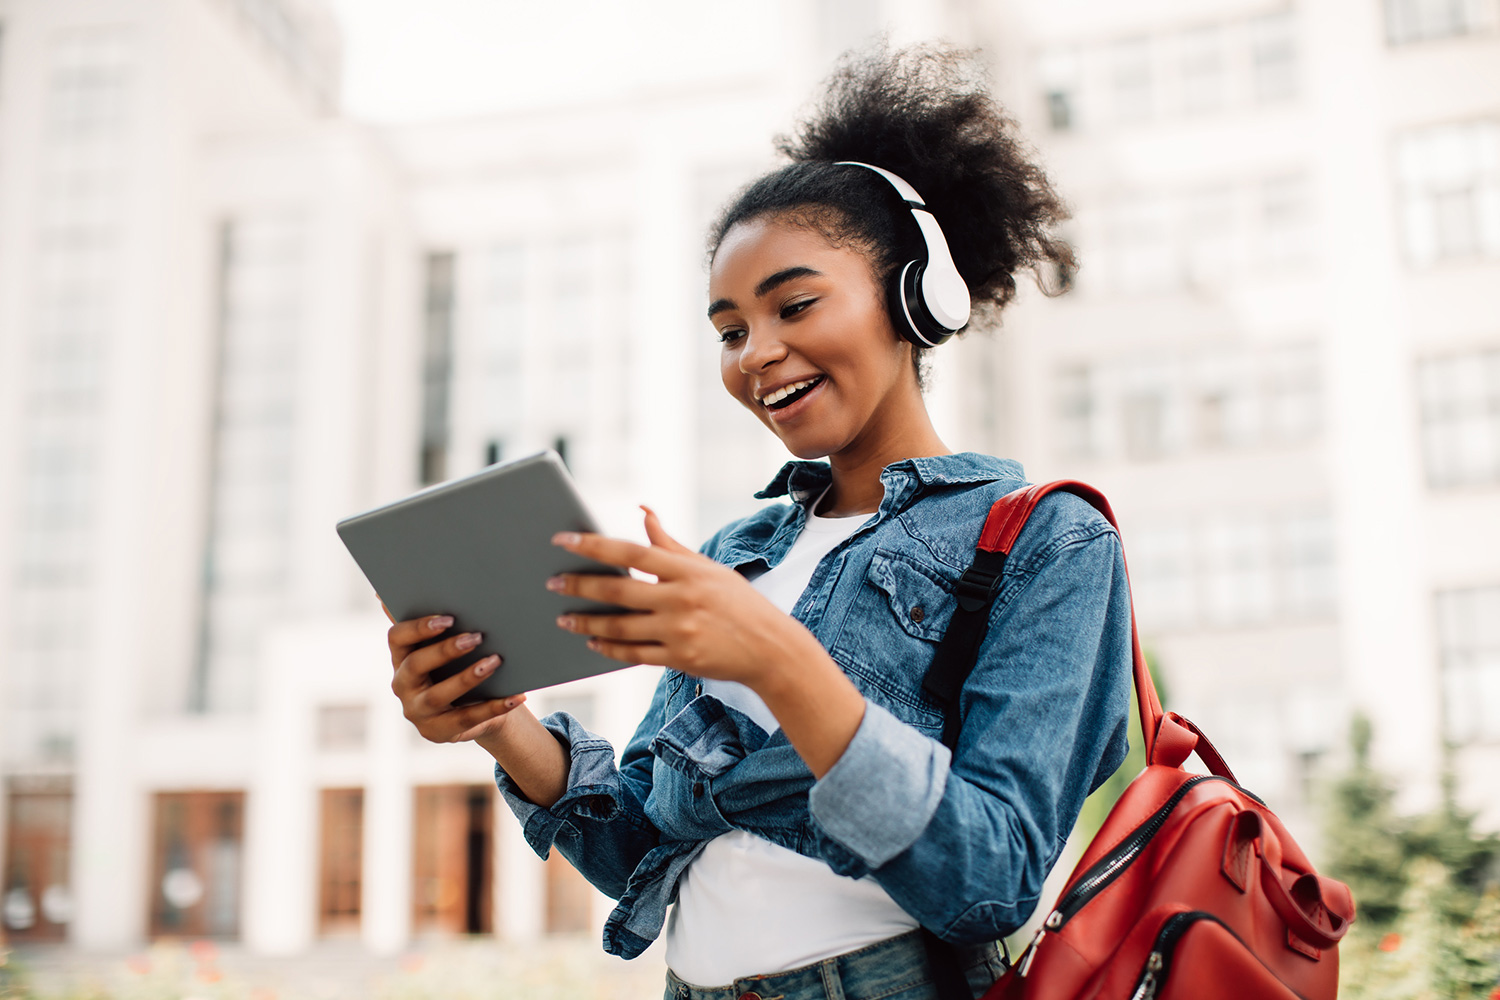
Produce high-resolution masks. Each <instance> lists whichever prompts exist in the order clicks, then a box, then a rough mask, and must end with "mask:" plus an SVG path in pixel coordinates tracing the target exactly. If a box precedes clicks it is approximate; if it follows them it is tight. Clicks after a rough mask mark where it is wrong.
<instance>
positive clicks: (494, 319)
mask: <svg viewBox="0 0 1500 1000" xmlns="http://www.w3.org/2000/svg"><path fill="white" fill-rule="evenodd" d="M483 260H484V266H485V269H486V271H487V274H486V275H485V276H484V278H483V287H484V293H483V297H482V299H481V302H480V309H479V316H478V323H479V337H480V342H481V347H480V350H481V354H482V357H481V359H480V370H481V372H482V379H483V385H482V387H481V391H480V395H481V397H482V399H483V403H482V404H481V405H482V406H483V408H484V410H483V414H482V415H481V422H482V427H481V432H482V433H483V434H484V435H485V436H486V437H487V439H488V444H487V445H486V452H485V459H486V461H485V464H486V465H493V464H494V463H496V462H498V461H500V460H501V458H502V457H503V454H504V448H503V446H502V442H504V441H506V440H507V439H511V438H513V437H516V436H519V435H520V434H521V432H522V424H523V422H524V417H525V413H526V400H525V398H524V391H525V389H524V387H525V381H526V380H525V364H526V350H525V345H526V340H527V337H526V281H527V275H528V270H527V268H528V264H529V260H530V258H529V257H528V255H527V253H526V248H525V247H523V246H521V245H520V244H515V243H505V244H500V245H498V246H495V247H492V248H491V249H490V250H489V251H488V253H486V254H485V255H484V257H483Z"/></svg>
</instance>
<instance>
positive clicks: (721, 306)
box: [708, 264, 823, 319]
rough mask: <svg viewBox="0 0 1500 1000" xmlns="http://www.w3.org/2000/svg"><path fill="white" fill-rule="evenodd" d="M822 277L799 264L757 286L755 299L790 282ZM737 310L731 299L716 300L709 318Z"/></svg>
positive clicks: (709, 311)
mask: <svg viewBox="0 0 1500 1000" xmlns="http://www.w3.org/2000/svg"><path fill="white" fill-rule="evenodd" d="M822 276H823V272H822V271H815V270H813V269H812V268H810V267H805V266H803V265H801V264H798V265H796V266H795V267H784V268H782V269H781V270H780V271H777V272H776V273H775V274H773V275H771V276H770V277H768V278H766V279H765V280H764V281H762V282H761V283H760V284H758V285H756V286H755V297H756V298H757V299H758V298H760V297H761V296H763V295H765V294H766V293H767V292H771V291H773V290H775V289H777V288H779V287H781V286H782V285H784V284H786V283H787V282H788V281H795V280H796V279H798V278H821V277H822ZM735 308H737V307H736V306H735V304H734V303H733V302H731V301H730V300H729V299H716V300H715V301H714V304H713V305H711V306H709V307H708V318H709V319H713V318H714V316H716V315H717V314H719V313H721V312H723V311H724V310H725V309H735Z"/></svg>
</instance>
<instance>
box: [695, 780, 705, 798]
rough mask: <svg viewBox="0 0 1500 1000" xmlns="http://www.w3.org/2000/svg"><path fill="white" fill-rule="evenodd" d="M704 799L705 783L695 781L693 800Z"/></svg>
mask: <svg viewBox="0 0 1500 1000" xmlns="http://www.w3.org/2000/svg"><path fill="white" fill-rule="evenodd" d="M702 797H703V782H701V781H695V782H693V798H695V799H701V798H702Z"/></svg>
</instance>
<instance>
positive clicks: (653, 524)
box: [641, 504, 692, 552]
mask: <svg viewBox="0 0 1500 1000" xmlns="http://www.w3.org/2000/svg"><path fill="white" fill-rule="evenodd" d="M641 510H643V511H645V512H646V537H647V538H649V539H651V544H652V545H655V546H656V547H657V548H662V549H666V550H667V551H668V552H691V551H692V550H691V549H689V548H688V547H687V546H686V545H683V544H682V543H681V542H679V541H678V540H677V539H675V538H673V537H672V536H671V535H669V534H667V529H666V528H663V527H662V526H661V518H659V517H657V516H656V511H654V510H652V509H651V508H650V507H647V506H646V505H645V504H641Z"/></svg>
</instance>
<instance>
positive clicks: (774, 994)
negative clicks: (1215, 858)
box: [663, 931, 1005, 1000]
mask: <svg viewBox="0 0 1500 1000" xmlns="http://www.w3.org/2000/svg"><path fill="white" fill-rule="evenodd" d="M959 953H960V954H961V955H962V956H963V959H964V964H965V969H964V973H965V975H967V976H968V979H969V988H970V989H971V990H972V991H973V993H974V995H975V996H979V995H980V994H981V993H983V992H984V991H985V990H986V989H988V988H989V986H990V984H991V983H992V982H994V981H995V980H996V979H999V978H1000V974H1001V973H1003V972H1004V971H1005V962H1004V961H1003V960H1002V959H1001V958H1000V951H999V949H998V948H996V947H995V945H993V944H989V945H974V946H970V947H963V948H960V949H959ZM663 1000H937V987H936V986H934V985H933V984H932V973H931V971H930V969H929V968H928V965H927V948H926V946H925V945H924V944H923V943H922V932H921V931H912V932H910V933H908V934H902V935H900V936H898V937H893V938H888V939H887V940H885V941H879V942H877V943H875V944H872V945H868V946H867V947H864V948H861V949H859V950H858V951H851V952H847V953H845V954H843V955H835V956H834V957H833V958H825V959H824V960H823V961H821V962H814V963H813V964H812V965H804V966H803V967H802V968H800V969H791V970H789V971H787V972H777V973H773V974H772V975H769V976H746V977H744V978H743V979H736V980H735V981H734V982H733V983H732V984H731V985H729V986H711V987H707V988H704V987H699V986H691V985H689V984H687V983H684V982H683V981H682V980H681V979H678V978H677V977H676V976H674V975H672V970H671V969H668V970H667V991H666V993H665V994H663Z"/></svg>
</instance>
